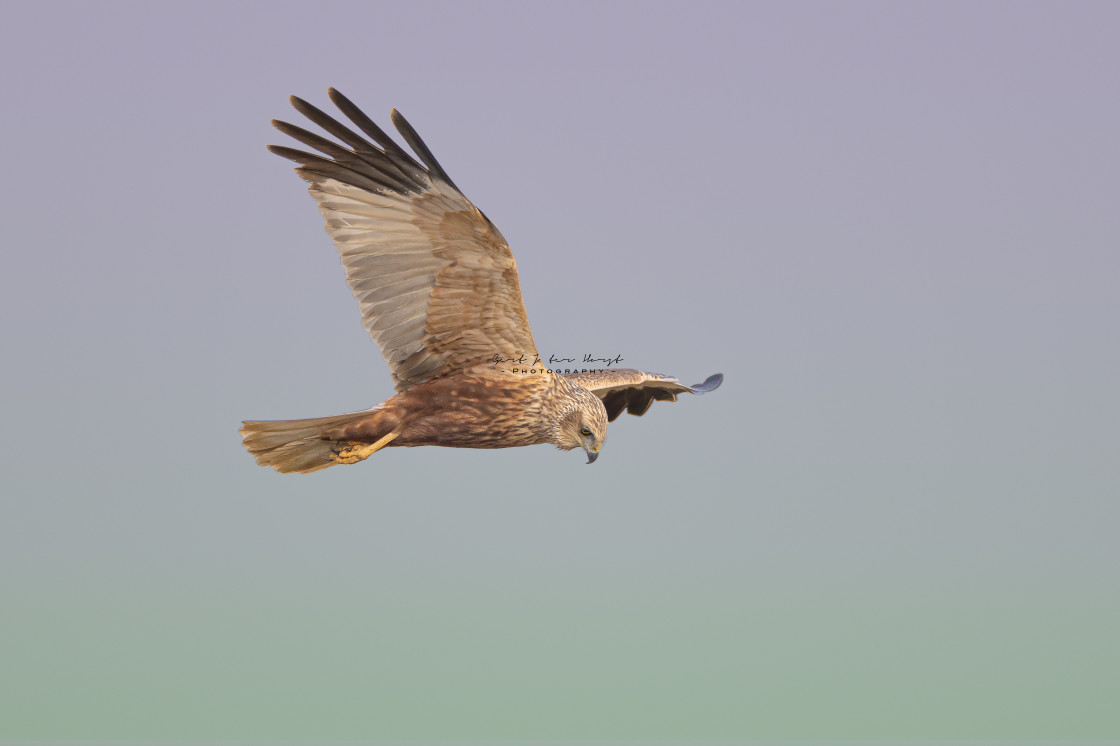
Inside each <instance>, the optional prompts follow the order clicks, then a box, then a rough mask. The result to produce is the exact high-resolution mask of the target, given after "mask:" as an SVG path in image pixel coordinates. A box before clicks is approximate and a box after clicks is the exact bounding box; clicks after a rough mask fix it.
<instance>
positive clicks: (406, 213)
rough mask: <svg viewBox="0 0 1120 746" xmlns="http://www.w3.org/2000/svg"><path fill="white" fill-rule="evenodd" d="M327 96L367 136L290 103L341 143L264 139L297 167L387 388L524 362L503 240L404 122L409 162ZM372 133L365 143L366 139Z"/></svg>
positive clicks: (526, 334) (520, 319)
mask: <svg viewBox="0 0 1120 746" xmlns="http://www.w3.org/2000/svg"><path fill="white" fill-rule="evenodd" d="M328 93H329V95H330V98H331V101H333V102H334V103H335V105H336V106H337V107H338V108H339V110H340V111H341V112H342V113H343V114H345V115H346V117H347V118H348V119H349V120H350V121H351V122H352V123H353V124H354V125H355V126H357V127H358V129H360V130H361V131H362V132H363V133H365V135H366V136H368V137H369V138H370V139H366V137H363V136H362V135H359V134H358V133H356V132H354V131H353V130H351V129H350V128H349V127H348V126H346V125H344V124H342V123H340V122H339V121H337V120H335V119H334V118H332V117H330V116H328V115H327V114H325V113H324V112H322V111H320V110H319V109H317V108H315V107H314V106H312V105H311V104H309V103H307V102H306V101H303V100H302V99H299V98H297V97H295V96H293V97H292V99H291V101H292V106H294V107H295V108H296V110H297V111H299V112H300V113H301V114H303V115H304V116H306V117H307V118H308V119H310V120H311V121H312V122H314V123H315V124H317V125H319V126H320V127H322V128H323V129H324V130H325V131H326V132H328V133H329V134H331V135H333V136H334V137H335V138H337V139H338V140H339V141H341V142H342V143H344V145H340V144H338V143H337V142H334V141H332V140H328V139H326V138H324V137H321V136H319V135H316V134H314V133H312V132H308V131H307V130H305V129H302V128H300V127H296V126H295V125H292V124H288V123H287V122H280V121H276V120H273V122H272V124H273V125H274V126H275V127H276V128H277V129H278V130H280V131H281V132H283V133H284V134H287V135H290V136H291V137H293V138H295V139H296V140H298V141H300V142H301V143H303V144H304V145H307V146H308V147H310V148H313V149H315V150H317V151H319V153H322V155H318V154H314V153H308V152H305V151H302V150H296V149H294V148H288V147H283V146H279V145H270V146H269V150H271V151H272V152H273V153H276V154H277V155H280V156H283V157H285V158H289V159H291V160H293V161H295V162H296V163H299V164H300V165H299V166H298V167H297V168H296V172H297V173H299V175H300V176H301V177H303V178H304V179H306V180H307V181H309V182H310V183H311V185H310V187H308V190H309V191H310V192H311V195H312V196H313V197H314V198H315V199H316V201H317V202H318V203H319V211H320V212H322V213H323V218H324V219H325V220H326V227H327V233H329V234H330V236H331V238H332V239H334V244H335V246H336V247H337V248H338V253H339V254H340V255H341V256H342V265H343V266H344V267H345V268H346V281H347V282H348V283H349V285H350V289H351V290H352V291H353V292H354V297H355V298H357V299H358V306H359V308H360V309H361V312H362V323H363V325H364V326H365V328H366V330H367V331H368V332H369V335H370V337H372V338H373V341H374V342H376V343H377V346H378V347H380V348H381V354H382V356H383V357H384V358H385V360H386V361H387V362H388V363H389V369H390V371H391V372H392V374H393V381H394V382H395V383H396V388H397V391H403V390H404V389H406V388H408V387H409V386H412V385H414V384H417V383H421V382H423V381H427V380H431V379H434V378H440V377H443V376H447V375H450V374H453V373H458V372H461V371H464V370H469V369H471V368H475V367H479V366H482V365H489V366H490V367H491V368H493V367H494V366H493V363H488V362H487V361H491V360H494V359H495V357H494V356H495V355H497V356H498V357H497V359H498V360H515V359H518V358H520V357H521V356H525V357H527V358H528V359H529V360H532V359H533V358H534V356H535V355H536V351H537V348H536V345H535V344H534V343H533V335H532V333H531V332H530V331H529V320H528V319H527V318H526V316H525V304H524V302H523V301H522V299H521V285H520V283H519V282H518V279H517V264H516V262H514V259H513V253H512V252H511V251H510V249H509V245H508V244H507V243H506V240H505V238H503V237H502V234H501V233H500V232H499V231H498V229H497V228H496V227H495V226H494V224H493V223H491V222H490V221H489V220H488V219H487V218H486V216H485V215H483V214H482V213H481V212H480V211H479V210H478V208H476V207H475V206H474V205H472V204H471V203H470V201H469V200H468V199H467V198H466V197H464V196H463V193H462V192H460V191H459V189H458V188H457V187H456V186H455V184H454V183H452V181H451V179H450V178H448V176H447V174H446V173H444V170H443V168H441V167H440V165H439V163H438V162H437V161H436V159H435V157H433V156H432V153H431V151H430V150H428V148H427V146H426V145H424V142H423V140H421V139H420V136H419V135H417V134H416V131H415V130H413V129H412V127H411V126H410V125H409V124H408V122H407V121H405V118H404V117H403V116H401V115H400V114H399V113H397V111H396V110H393V113H392V119H393V124H394V125H396V127H397V131H398V132H400V134H401V136H402V137H403V138H404V140H405V142H406V143H408V145H409V146H410V147H411V148H412V150H413V151H414V152H415V153H416V155H417V156H419V158H420V161H422V163H420V162H417V161H416V160H415V159H414V158H413V157H412V156H410V155H409V154H408V153H406V152H405V151H404V149H403V148H401V147H400V146H399V145H397V143H395V142H393V140H392V139H391V138H390V137H389V136H388V135H386V134H385V132H384V131H382V130H381V128H380V127H378V126H377V125H376V124H374V123H373V121H371V120H370V119H369V117H367V116H366V115H365V114H363V113H362V112H361V110H359V109H358V107H356V106H355V105H354V104H353V103H351V102H350V100H349V99H347V98H346V97H345V96H343V95H342V94H341V93H339V92H338V91H336V90H334V89H333V88H331V89H330V90H329V91H328ZM371 140H372V142H371Z"/></svg>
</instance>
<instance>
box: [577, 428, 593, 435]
mask: <svg viewBox="0 0 1120 746" xmlns="http://www.w3.org/2000/svg"><path fill="white" fill-rule="evenodd" d="M579 434H580V435H590V434H591V431H590V430H588V429H587V428H586V427H581V428H580V429H579Z"/></svg>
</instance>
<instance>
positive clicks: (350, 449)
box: [330, 433, 397, 464]
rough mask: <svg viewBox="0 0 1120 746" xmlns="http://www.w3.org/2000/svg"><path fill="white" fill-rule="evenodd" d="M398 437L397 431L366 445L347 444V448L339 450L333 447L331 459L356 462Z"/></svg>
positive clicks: (337, 461)
mask: <svg viewBox="0 0 1120 746" xmlns="http://www.w3.org/2000/svg"><path fill="white" fill-rule="evenodd" d="M395 437H397V433H389V434H388V435H386V436H385V437H384V438H381V439H380V440H378V441H377V442H376V443H367V444H365V445H356V446H347V447H346V448H339V449H338V450H337V451H336V450H334V449H332V450H331V455H330V460H331V461H333V462H334V463H336V464H356V463H358V462H359V461H364V460H365V459H367V458H369V457H370V456H372V455H373V454H375V453H377V452H378V451H380V450H381V449H382V448H384V447H385V446H386V445H388V443H389V441H391V440H392V439H393V438H395Z"/></svg>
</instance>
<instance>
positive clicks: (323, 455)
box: [241, 88, 723, 472]
mask: <svg viewBox="0 0 1120 746" xmlns="http://www.w3.org/2000/svg"><path fill="white" fill-rule="evenodd" d="M328 93H329V95H330V98H331V101H333V102H334V104H335V105H336V106H337V107H338V108H339V110H340V111H341V112H342V113H343V114H344V115H346V117H347V118H348V119H349V120H350V122H351V123H352V124H353V125H354V126H356V127H357V128H358V129H359V130H361V132H362V133H363V134H364V136H363V135H361V134H358V133H357V132H354V131H353V130H352V129H351V128H350V127H348V126H346V125H344V124H342V123H340V122H339V121H337V120H336V119H334V118H333V117H331V116H329V115H327V114H325V113H324V112H322V111H320V110H319V109H317V108H315V107H314V106H312V105H311V104H308V103H307V102H306V101H303V100H301V99H299V98H296V97H294V96H293V97H292V99H291V100H292V105H293V106H294V107H295V108H296V110H297V111H299V112H300V113H301V114H303V115H304V116H306V117H307V118H308V119H310V120H311V121H312V122H314V123H315V124H317V125H319V126H320V127H321V128H322V129H323V130H324V131H326V132H327V133H329V134H330V135H332V136H334V137H335V138H337V140H338V141H341V142H342V143H344V145H340V144H338V142H335V141H332V140H329V139H327V138H324V137H322V136H320V135H317V134H314V133H312V132H309V131H307V130H305V129H302V128H301V127H296V126H294V125H291V124H288V123H286V122H279V121H273V124H274V125H275V126H276V128H277V129H279V130H280V131H281V132H283V133H285V134H287V135H290V136H291V137H293V138H294V139H296V140H298V141H299V142H301V143H303V144H304V145H306V146H308V147H310V148H312V149H314V150H317V151H319V153H321V154H322V155H319V154H315V153H310V152H306V151H302V150H296V149H294V148H289V147H284V146H277V145H271V146H269V149H270V150H271V151H272V152H274V153H276V154H278V155H281V156H283V157H285V158H289V159H291V160H293V161H295V162H296V163H298V164H299V165H298V166H297V167H296V171H297V173H299V175H300V176H301V177H303V178H304V179H305V180H306V181H308V182H309V183H310V186H309V187H308V190H309V191H310V192H311V195H312V196H313V197H314V198H315V200H316V201H317V202H318V204H319V211H320V212H321V213H322V214H323V218H324V220H325V221H326V228H327V233H329V234H330V236H331V238H332V239H333V240H334V243H335V246H336V247H337V248H338V251H339V254H340V255H341V257H342V265H343V267H344V268H345V269H346V280H347V282H348V284H349V285H350V289H351V290H352V291H353V293H354V297H355V298H357V300H358V307H359V309H360V310H361V313H362V323H363V325H364V326H365V328H366V330H367V331H368V332H369V335H370V337H372V338H373V341H374V342H376V343H377V345H378V347H379V348H380V349H381V354H382V356H383V357H384V358H385V360H386V362H388V363H389V371H390V373H391V374H392V377H393V381H394V383H395V385H396V390H397V394H396V395H395V396H393V397H392V398H390V399H388V400H387V401H384V402H382V403H381V404H378V405H377V406H375V407H373V408H372V409H368V410H365V411H361V412H352V413H350V414H343V415H337V416H334V417H322V418H317V419H310V420H280V421H266V422H259V421H246V422H245V423H244V425H243V427H242V428H241V435H242V436H243V438H244V444H245V447H246V448H247V449H248V450H249V452H250V453H252V454H253V455H254V456H256V458H257V463H259V464H261V465H263V466H271V467H273V468H275V469H276V470H277V471H280V472H311V471H317V470H318V469H324V468H326V467H328V466H332V465H334V464H348V463H355V462H357V461H361V460H363V459H365V458H367V457H369V456H370V455H372V454H373V453H375V452H376V451H378V450H380V449H381V448H385V447H398V446H406V447H407V446H423V445H438V446H450V447H455V448H508V447H512V446H526V445H534V444H538V443H552V444H553V445H556V446H557V447H559V448H561V449H564V450H570V449H572V448H577V447H578V448H583V449H584V450H585V451H586V452H587V455H588V463H591V462H593V461H594V460H595V459H596V458H597V457H598V455H599V450H600V448H601V447H602V445H603V440H604V438H605V437H606V431H607V423H608V422H609V421H613V420H614V419H615V418H616V417H618V415H619V414H620V413H621V412H622V411H623V410H624V409H627V410H629V412H630V413H631V414H634V415H642V414H644V413H645V411H646V410H647V409H648V408H649V406H650V404H651V403H652V402H653V401H654V400H658V401H676V398H677V394H679V393H681V392H687V393H694V394H702V393H706V392H707V391H711V390H712V389H715V388H716V387H718V386H719V384H720V382H721V381H722V379H723V376H722V375H720V374H716V375H714V376H711V377H709V378H708V380H706V381H705V382H704V383H702V384H697V385H696V386H692V387H689V386H682V385H681V384H680V383H679V382H678V381H677V379H675V378H669V377H667V376H661V375H658V374H656V373H643V372H642V371H637V370H628V369H623V370H610V369H608V370H604V371H592V372H587V373H576V374H568V375H556V374H553V373H550V372H547V371H543V372H541V371H540V370H539V369H537V371H534V372H524V371H525V367H526V365H525V363H519V362H513V361H524V360H527V361H530V362H531V361H533V360H534V359H535V358H536V355H537V348H536V344H535V343H534V342H533V335H532V333H531V332H530V331H529V321H528V319H527V318H526V315H525V305H524V303H523V302H522V300H521V286H520V283H519V282H518V277H517V263H516V262H515V261H514V258H513V253H512V252H511V251H510V249H509V245H508V244H507V243H506V240H505V238H503V237H502V234H501V232H499V231H498V229H497V227H495V226H494V224H493V223H491V222H490V221H489V220H488V219H487V218H486V216H485V215H483V214H482V213H481V212H480V211H479V210H478V209H477V208H476V207H475V206H474V205H472V204H471V203H470V201H469V200H467V198H466V197H464V196H463V194H462V192H460V191H459V190H458V188H457V187H456V186H455V184H454V183H453V182H452V181H451V179H450V178H449V177H448V176H447V174H446V173H445V172H444V170H443V168H442V167H441V166H440V165H439V163H438V162H437V161H436V159H435V157H434V156H432V153H431V151H430V150H428V148H427V146H426V145H425V144H424V142H423V141H422V140H421V139H420V137H419V135H417V134H416V132H415V130H413V129H412V127H411V126H410V125H409V124H408V122H407V121H405V119H404V117H402V116H401V115H400V114H399V113H397V111H396V110H394V111H393V112H392V120H393V124H394V125H396V128H397V131H398V132H399V133H400V134H401V136H402V137H403V138H404V140H405V142H406V143H408V145H409V146H410V147H411V148H412V150H413V152H414V153H416V155H417V156H419V158H420V160H419V161H417V160H415V159H414V158H413V157H412V156H410V155H409V154H408V153H407V152H405V150H404V149H403V148H401V147H400V146H399V145H397V144H396V143H395V142H394V141H393V140H392V139H391V138H390V137H389V136H388V135H387V134H386V133H385V132H384V131H383V130H382V129H381V128H380V127H378V126H377V125H376V124H374V123H373V121H372V120H370V119H369V118H368V117H367V116H366V115H365V114H363V113H362V112H361V111H360V110H359V109H358V108H357V107H356V106H354V104H353V103H351V102H350V101H349V99H347V98H346V97H345V96H343V95H342V94H341V93H339V92H338V91H336V90H334V89H333V88H332V89H330V90H329V91H328ZM367 138H368V139H367ZM495 361H498V362H495ZM519 366H520V367H519Z"/></svg>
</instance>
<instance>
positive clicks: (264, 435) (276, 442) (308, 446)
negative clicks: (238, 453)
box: [240, 410, 374, 474]
mask: <svg viewBox="0 0 1120 746" xmlns="http://www.w3.org/2000/svg"><path fill="white" fill-rule="evenodd" d="M373 414H374V412H372V411H370V410H365V411H363V412H350V413H349V414H337V415H334V416H333V417H316V418H315V419H310V420H272V421H265V422H258V421H252V420H246V421H245V422H243V423H242V426H241V431H240V432H241V437H242V443H243V444H244V445H245V448H246V449H247V450H248V451H249V453H251V454H253V455H254V456H255V457H256V458H257V463H258V464H260V465H261V466H271V467H272V468H273V469H275V470H276V471H278V472H281V473H283V474H287V473H290V472H299V473H300V474H306V473H308V472H312V471H318V470H319V469H326V468H327V467H328V466H334V465H335V464H336V463H346V462H340V461H338V460H336V459H335V458H333V455H334V453H335V452H337V451H338V450H339V448H340V443H344V442H345V441H343V440H341V439H338V438H337V436H338V435H339V434H340V432H341V431H343V429H344V428H345V427H346V426H347V425H353V424H355V423H356V422H357V421H359V420H362V419H369V418H370V416H371V415H373Z"/></svg>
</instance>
